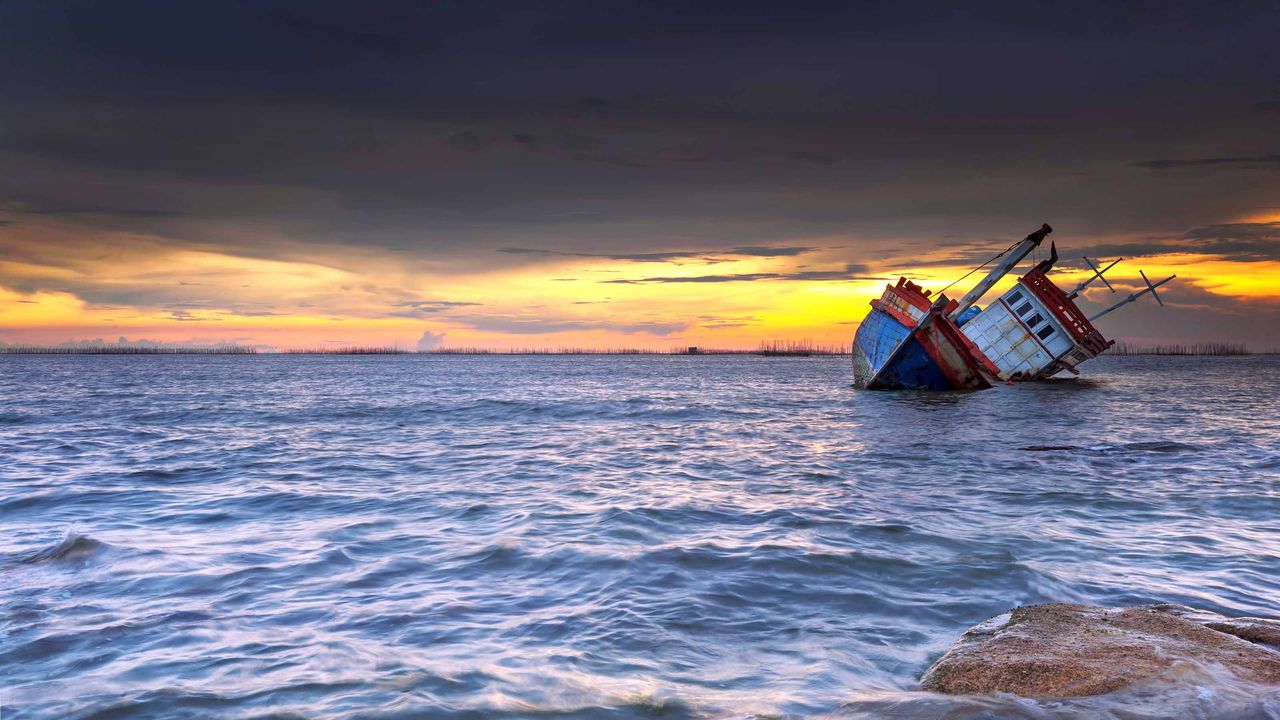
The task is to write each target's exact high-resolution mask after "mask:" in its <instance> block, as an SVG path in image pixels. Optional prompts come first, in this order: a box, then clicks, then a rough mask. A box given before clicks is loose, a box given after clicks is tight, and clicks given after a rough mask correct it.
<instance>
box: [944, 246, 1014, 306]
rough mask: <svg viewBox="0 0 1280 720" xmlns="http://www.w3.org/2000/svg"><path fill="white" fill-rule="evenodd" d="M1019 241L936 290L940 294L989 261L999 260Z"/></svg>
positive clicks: (989, 262) (988, 263) (986, 264)
mask: <svg viewBox="0 0 1280 720" xmlns="http://www.w3.org/2000/svg"><path fill="white" fill-rule="evenodd" d="M1021 242H1022V241H1021V240H1019V241H1017V242H1015V243H1014V244H1012V245H1010V246H1009V247H1007V248H1005V249H1004V250H1001V251H1000V252H999V253H998V254H996V256H995V257H993V258H991V259H990V260H988V261H986V262H984V263H982V264H981V265H979V266H978V267H976V268H974V269H972V270H970V271H969V272H967V273H965V274H964V275H961V276H960V277H958V278H956V279H955V280H952V281H951V282H950V283H949V284H948V285H947V287H944V288H942V289H941V290H939V291H938V294H942V293H944V292H946V291H947V289H948V288H950V287H951V286H952V285H955V284H956V283H958V282H960V281H961V280H963V279H965V278H967V277H969V276H970V275H972V274H974V273H976V272H978V271H979V270H981V269H982V268H984V267H986V266H988V265H990V264H991V263H993V262H995V261H997V260H999V259H1000V258H1002V257H1004V256H1005V255H1006V254H1008V252H1009V251H1010V250H1012V249H1014V248H1016V247H1018V244H1019V243H1021Z"/></svg>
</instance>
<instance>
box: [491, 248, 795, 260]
mask: <svg viewBox="0 0 1280 720" xmlns="http://www.w3.org/2000/svg"><path fill="white" fill-rule="evenodd" d="M816 249H817V248H812V247H796V246H791V247H765V246H760V245H753V246H745V247H733V248H725V249H723V250H675V251H669V252H643V253H588V252H561V251H558V250H545V249H539V248H521V247H505V248H500V249H499V250H498V252H503V253H507V254H509V255H557V256H560V257H581V258H599V259H603V260H625V261H630V262H679V261H681V260H696V261H699V262H704V263H709V264H710V263H719V262H726V261H728V260H733V259H737V258H743V257H753V258H778V257H795V256H797V255H803V254H805V253H808V252H813V251H814V250H816Z"/></svg>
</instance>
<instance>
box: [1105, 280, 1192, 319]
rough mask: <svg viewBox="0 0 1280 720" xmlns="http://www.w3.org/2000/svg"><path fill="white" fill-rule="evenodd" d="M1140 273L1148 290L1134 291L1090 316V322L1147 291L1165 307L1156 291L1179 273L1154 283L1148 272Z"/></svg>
mask: <svg viewBox="0 0 1280 720" xmlns="http://www.w3.org/2000/svg"><path fill="white" fill-rule="evenodd" d="M1138 274H1139V275H1141V276H1142V281H1143V282H1145V283H1146V284H1147V289H1146V290H1142V291H1141V292H1136V293H1133V294H1132V295H1130V296H1129V297H1127V298H1125V299H1123V300H1121V301H1120V302H1118V303H1116V304H1115V305H1112V306H1111V307H1109V308H1107V309H1106V310H1103V311H1102V312H1100V313H1098V314H1097V315H1094V316H1093V317H1091V318H1089V322H1093V321H1094V320H1097V319H1098V318H1100V317H1102V316H1103V315H1106V314H1107V313H1109V312H1112V311H1114V310H1119V309H1120V308H1122V307H1124V306H1125V305H1128V304H1129V303H1131V302H1133V301H1134V300H1137V299H1138V298H1140V297H1142V296H1143V295H1146V294H1147V293H1151V296H1152V297H1154V298H1155V299H1156V302H1158V303H1160V307H1164V301H1163V300H1161V299H1160V293H1157V292H1156V288H1158V287H1160V286H1161V285H1163V284H1165V283H1167V282H1169V281H1170V280H1172V279H1174V278H1176V277H1178V276H1177V275H1170V276H1169V277H1167V278H1165V279H1163V280H1161V281H1160V282H1158V283H1154V284H1153V283H1152V282H1151V281H1150V280H1148V279H1147V274H1146V273H1144V272H1142V271H1141V270H1139V271H1138Z"/></svg>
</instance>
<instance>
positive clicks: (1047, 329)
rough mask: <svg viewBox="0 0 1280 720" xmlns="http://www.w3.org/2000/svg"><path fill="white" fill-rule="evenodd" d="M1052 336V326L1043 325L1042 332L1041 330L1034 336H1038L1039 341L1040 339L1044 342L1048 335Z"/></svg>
mask: <svg viewBox="0 0 1280 720" xmlns="http://www.w3.org/2000/svg"><path fill="white" fill-rule="evenodd" d="M1052 334H1053V326H1052V325H1045V326H1044V329H1043V330H1041V331H1040V332H1038V333H1036V335H1038V336H1040V339H1041V340H1046V339H1048V337H1049V336H1050V335H1052Z"/></svg>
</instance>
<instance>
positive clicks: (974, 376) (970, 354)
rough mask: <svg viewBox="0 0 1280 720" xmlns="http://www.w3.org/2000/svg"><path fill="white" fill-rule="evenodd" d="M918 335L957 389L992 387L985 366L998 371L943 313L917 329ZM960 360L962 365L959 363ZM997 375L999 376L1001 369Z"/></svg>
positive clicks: (935, 314) (924, 346)
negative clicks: (957, 362)
mask: <svg viewBox="0 0 1280 720" xmlns="http://www.w3.org/2000/svg"><path fill="white" fill-rule="evenodd" d="M914 336H915V338H916V340H917V341H918V342H919V343H920V346H921V347H923V348H924V351H925V352H926V353H928V354H929V357H930V358H931V359H933V361H934V363H935V364H936V365H937V366H938V369H939V370H941V371H942V374H943V375H944V376H946V378H947V382H948V383H950V384H951V386H952V387H953V388H956V389H957V390H961V389H966V388H985V387H990V386H991V383H990V382H988V380H987V376H986V374H985V373H984V372H983V369H984V367H985V366H990V367H991V368H992V369H993V370H994V368H995V366H994V365H992V363H991V361H990V360H989V359H987V357H986V356H985V355H983V354H982V352H981V351H979V350H978V348H977V347H976V346H975V345H974V344H973V343H972V342H970V341H969V338H967V337H965V335H964V333H961V332H960V329H959V328H958V327H956V325H955V323H954V322H952V321H951V319H950V318H948V317H947V316H946V315H945V314H943V313H942V312H939V313H934V314H932V315H931V317H930V318H928V322H924V323H922V324H921V325H920V327H918V328H917V329H916V331H915V333H914ZM944 344H945V347H944ZM957 359H958V360H959V363H960V364H959V366H957V365H956V364H955V361H956V360H957ZM993 374H994V375H995V376H996V377H998V376H999V371H998V370H996V371H995V372H994V373H993Z"/></svg>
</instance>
